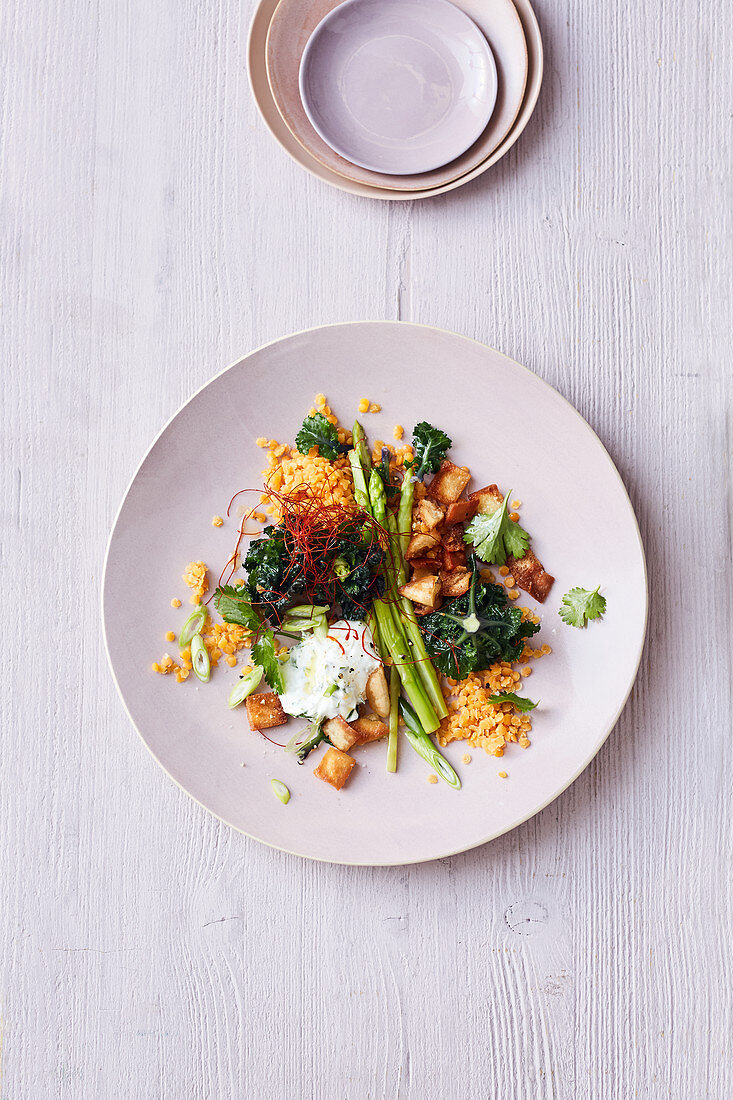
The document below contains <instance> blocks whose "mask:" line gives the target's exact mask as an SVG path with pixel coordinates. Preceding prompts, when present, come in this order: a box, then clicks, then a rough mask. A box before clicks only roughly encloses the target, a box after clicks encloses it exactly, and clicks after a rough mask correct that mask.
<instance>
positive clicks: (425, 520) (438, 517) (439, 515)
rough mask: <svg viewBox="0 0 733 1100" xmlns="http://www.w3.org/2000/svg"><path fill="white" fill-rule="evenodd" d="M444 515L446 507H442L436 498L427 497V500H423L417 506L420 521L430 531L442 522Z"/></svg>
mask: <svg viewBox="0 0 733 1100" xmlns="http://www.w3.org/2000/svg"><path fill="white" fill-rule="evenodd" d="M444 516H445V509H444V508H441V507H440V505H439V504H436V503H435V501H434V500H430V499H428V498H427V497H426V498H425V500H421V501H420V503H419V504H418V506H417V519H418V522H419V523H422V525H423V526H424V527H425V528H426V529H427V530H428V531H432V530H433V528H435V527H437V526H438V524H440V523H442V522H443V517H444Z"/></svg>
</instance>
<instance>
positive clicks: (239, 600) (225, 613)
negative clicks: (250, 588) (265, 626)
mask: <svg viewBox="0 0 733 1100" xmlns="http://www.w3.org/2000/svg"><path fill="white" fill-rule="evenodd" d="M214 607H215V608H216V610H217V611H218V612H219V614H220V615H221V617H222V619H223V620H224V622H225V623H236V624H237V626H244V627H246V628H247V630H251V631H252V632H253V633H254V632H256V631H258V630H259V629H260V627H261V626H262V623H261V622H260V617H259V615H258V614H257V612H256V611H255V609H254V608H253V607H252V604H251V602H250V599H249V596H248V595H247V592H246V590H245V589H244V588H235V587H234V585H231V584H223V585H222V586H221V587H220V588H217V590H216V592H215V593H214Z"/></svg>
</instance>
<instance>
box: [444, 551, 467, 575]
mask: <svg viewBox="0 0 733 1100" xmlns="http://www.w3.org/2000/svg"><path fill="white" fill-rule="evenodd" d="M465 564H466V551H465V550H444V551H443V568H444V569H445V571H446V572H447V573H450V572H451V571H452V570H453V569H458V568H459V566H461V565H465Z"/></svg>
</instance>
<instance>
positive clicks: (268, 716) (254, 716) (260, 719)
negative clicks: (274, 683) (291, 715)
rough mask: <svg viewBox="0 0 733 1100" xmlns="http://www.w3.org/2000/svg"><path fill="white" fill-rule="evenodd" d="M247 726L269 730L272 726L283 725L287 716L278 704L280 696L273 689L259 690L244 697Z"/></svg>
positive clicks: (253, 728)
mask: <svg viewBox="0 0 733 1100" xmlns="http://www.w3.org/2000/svg"><path fill="white" fill-rule="evenodd" d="M244 705H245V706H246V708H247V717H248V718H249V728H250V729H252V730H269V729H272V727H273V726H284V725H285V723H286V722H287V720H288V716H287V714H286V713H285V711H284V710H283V708H282V706H281V704H280V697H279V695H277V694H276V693H275V692H274V691H261V692H260V694H259V695H250V697H249V699H245V701H244Z"/></svg>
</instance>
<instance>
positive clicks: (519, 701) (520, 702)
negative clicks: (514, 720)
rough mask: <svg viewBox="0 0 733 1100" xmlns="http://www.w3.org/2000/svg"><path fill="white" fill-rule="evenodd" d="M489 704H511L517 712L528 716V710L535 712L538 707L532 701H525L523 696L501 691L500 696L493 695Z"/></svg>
mask: <svg viewBox="0 0 733 1100" xmlns="http://www.w3.org/2000/svg"><path fill="white" fill-rule="evenodd" d="M489 702H490V703H511V704H512V706H513V707H514V708H515V710H518V711H519V712H520V713H521V714H526V713H527V711H528V710H534V708H535V707H536V706H537V704H536V703H533V702H532V700H531V699H523V698H522V696H521V695H516V694H515V693H514V692H513V691H500V692H499V694H498V695H492V696H491V698H490V699H489Z"/></svg>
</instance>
